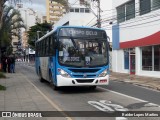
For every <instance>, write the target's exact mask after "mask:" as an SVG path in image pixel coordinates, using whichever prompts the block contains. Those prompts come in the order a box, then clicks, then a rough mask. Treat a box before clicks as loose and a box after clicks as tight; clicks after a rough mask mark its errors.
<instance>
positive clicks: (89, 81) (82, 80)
mask: <svg viewBox="0 0 160 120" xmlns="http://www.w3.org/2000/svg"><path fill="white" fill-rule="evenodd" d="M76 81H77V82H78V83H92V82H93V81H94V79H76Z"/></svg>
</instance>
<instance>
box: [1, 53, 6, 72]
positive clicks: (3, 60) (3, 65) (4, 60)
mask: <svg viewBox="0 0 160 120" xmlns="http://www.w3.org/2000/svg"><path fill="white" fill-rule="evenodd" d="M2 68H3V72H7V57H6V56H5V55H4V56H2Z"/></svg>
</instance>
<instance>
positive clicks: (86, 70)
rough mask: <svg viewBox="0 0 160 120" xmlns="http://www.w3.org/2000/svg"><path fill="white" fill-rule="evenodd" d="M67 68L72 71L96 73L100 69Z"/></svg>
mask: <svg viewBox="0 0 160 120" xmlns="http://www.w3.org/2000/svg"><path fill="white" fill-rule="evenodd" d="M69 70H70V71H72V72H74V73H96V72H98V71H99V70H100V69H69Z"/></svg>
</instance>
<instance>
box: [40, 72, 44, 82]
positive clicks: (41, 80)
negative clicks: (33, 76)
mask: <svg viewBox="0 0 160 120" xmlns="http://www.w3.org/2000/svg"><path fill="white" fill-rule="evenodd" d="M39 80H40V82H44V79H43V78H42V72H41V70H40V69H39Z"/></svg>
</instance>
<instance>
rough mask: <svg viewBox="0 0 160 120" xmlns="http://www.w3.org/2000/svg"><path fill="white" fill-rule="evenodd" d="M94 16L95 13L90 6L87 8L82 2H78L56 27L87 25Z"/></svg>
mask: <svg viewBox="0 0 160 120" xmlns="http://www.w3.org/2000/svg"><path fill="white" fill-rule="evenodd" d="M93 17H94V15H93V14H92V13H91V10H90V9H89V8H86V7H85V6H84V5H80V3H79V2H77V3H76V5H72V6H71V7H70V10H69V12H68V13H66V14H65V15H64V16H63V17H62V18H61V19H60V20H59V21H58V22H57V23H56V24H54V29H56V27H58V26H62V25H76V26H86V25H87V23H88V22H89V21H90V20H91V18H93Z"/></svg>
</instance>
